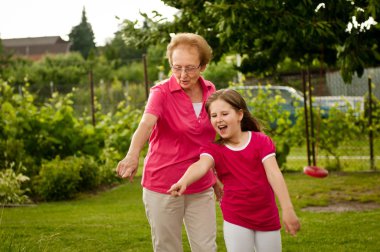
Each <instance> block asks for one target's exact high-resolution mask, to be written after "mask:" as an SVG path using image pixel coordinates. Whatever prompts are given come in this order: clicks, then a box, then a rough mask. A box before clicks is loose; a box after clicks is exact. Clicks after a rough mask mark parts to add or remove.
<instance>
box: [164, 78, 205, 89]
mask: <svg viewBox="0 0 380 252" xmlns="http://www.w3.org/2000/svg"><path fill="white" fill-rule="evenodd" d="M199 82H200V83H201V86H202V89H203V90H209V89H210V88H211V87H212V86H211V83H210V82H209V81H206V80H205V79H204V78H203V77H202V76H199ZM169 90H170V92H175V91H179V90H182V88H181V86H180V85H179V84H178V82H177V79H176V78H175V77H174V75H172V76H171V77H170V79H169Z"/></svg>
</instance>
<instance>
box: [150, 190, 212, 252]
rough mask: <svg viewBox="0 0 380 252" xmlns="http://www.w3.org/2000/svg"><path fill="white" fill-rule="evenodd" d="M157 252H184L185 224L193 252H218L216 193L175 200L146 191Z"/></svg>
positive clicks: (207, 192)
mask: <svg viewBox="0 0 380 252" xmlns="http://www.w3.org/2000/svg"><path fill="white" fill-rule="evenodd" d="M143 201H144V205H145V211H146V216H147V218H148V221H149V224H150V227H151V233H152V243H153V249H154V251H155V252H182V251H183V247H182V223H184V224H185V228H186V232H187V237H188V239H189V243H190V247H191V251H192V252H215V251H216V242H215V240H216V214H215V201H214V190H213V188H209V189H207V190H206V191H204V192H201V193H196V194H187V195H182V196H180V197H173V196H171V195H168V194H162V193H157V192H153V191H150V190H148V189H146V188H143Z"/></svg>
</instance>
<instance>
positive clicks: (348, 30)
mask: <svg viewBox="0 0 380 252" xmlns="http://www.w3.org/2000/svg"><path fill="white" fill-rule="evenodd" d="M351 30H352V23H351V22H348V24H347V28H346V32H348V33H351Z"/></svg>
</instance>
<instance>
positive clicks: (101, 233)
mask: <svg viewBox="0 0 380 252" xmlns="http://www.w3.org/2000/svg"><path fill="white" fill-rule="evenodd" d="M285 179H286V181H287V184H288V187H289V191H290V193H291V196H292V199H293V203H294V206H295V209H296V212H297V214H298V216H299V217H300V220H301V224H302V229H301V231H300V233H299V234H298V235H297V237H291V236H289V235H288V234H285V233H284V232H283V234H282V240H283V251H311V252H313V251H316V252H317V251H318V252H319V251H379V247H380V232H379V223H380V209H374V210H366V211H361V212H358V211H347V212H310V211H305V210H303V208H304V207H307V206H327V205H330V204H334V203H339V202H346V203H347V202H348V203H351V204H358V203H368V202H372V203H377V204H379V205H380V173H339V174H338V173H332V174H330V175H329V176H328V177H327V178H325V179H315V178H311V177H307V176H306V175H303V174H301V173H287V174H285ZM139 182H140V181H139V178H137V179H136V180H135V181H134V182H133V183H128V182H126V183H125V184H122V185H121V186H119V187H117V188H114V189H112V190H109V191H105V192H101V193H98V194H96V195H81V196H80V197H79V198H78V199H77V200H73V201H64V202H54V203H42V204H38V205H36V206H30V207H19V208H2V209H0V211H1V214H0V251H152V245H151V238H150V228H149V224H148V222H147V220H146V216H145V211H144V207H143V204H142V200H141V195H142V192H141V185H140V183H139ZM216 207H217V213H218V217H217V218H218V221H217V222H218V239H217V243H218V251H226V250H225V248H224V242H223V234H222V216H221V213H220V210H219V207H218V206H216ZM183 238H184V250H185V251H190V248H189V245H188V243H187V239H186V237H185V232H184V233H183Z"/></svg>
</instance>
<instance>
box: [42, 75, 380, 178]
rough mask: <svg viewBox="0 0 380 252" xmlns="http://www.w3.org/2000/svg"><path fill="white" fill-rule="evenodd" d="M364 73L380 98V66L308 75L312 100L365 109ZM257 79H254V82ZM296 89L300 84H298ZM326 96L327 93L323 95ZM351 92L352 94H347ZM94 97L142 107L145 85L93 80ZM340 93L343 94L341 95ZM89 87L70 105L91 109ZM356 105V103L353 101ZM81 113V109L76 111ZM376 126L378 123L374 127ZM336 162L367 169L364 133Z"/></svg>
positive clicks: (295, 165)
mask: <svg viewBox="0 0 380 252" xmlns="http://www.w3.org/2000/svg"><path fill="white" fill-rule="evenodd" d="M368 76H371V77H372V80H373V94H374V95H375V96H376V98H377V99H380V69H379V68H378V69H369V70H366V71H365V73H364V75H363V77H362V78H357V76H354V78H353V82H352V84H345V83H344V82H343V80H342V78H341V76H340V75H339V73H338V72H327V73H325V75H324V77H323V78H321V75H320V74H314V75H312V80H311V83H312V86H313V94H314V97H316V96H315V95H324V96H325V97H323V98H322V97H319V98H317V97H316V99H315V101H316V102H320V103H325V104H328V105H331V103H336V104H338V105H339V104H341V105H343V104H344V106H347V103H346V101H348V102H349V104H353V105H355V104H359V106H360V110H361V111H363V110H365V107H364V98H363V97H364V96H365V95H367V94H368V79H366V78H368ZM284 79H285V81H287V82H288V83H289V85H291V84H292V83H293V82H295V81H298V82H301V80H302V77H301V76H287V77H286V78H284ZM256 83H257V82H256ZM46 89H48V90H47V91H46V93H49V92H51V90H52V89H53V88H52V85H46ZM54 89H55V90H64V89H63V87H59V86H56V85H55V86H54ZM298 89H300V88H298ZM326 96H327V97H326ZM349 96H354V97H349ZM95 97H96V100H97V102H98V103H99V104H101V106H102V108H103V110H104V112H105V113H106V112H109V111H115V110H116V108H117V104H118V103H119V102H120V101H126V104H127V105H132V106H134V107H138V108H143V106H144V104H145V86H144V83H143V80H142V81H141V84H133V85H132V84H130V85H128V83H119V84H117V85H116V84H112V83H95ZM342 97H343V98H342ZM90 102H91V100H90V89H89V87H82V91H81V94H80V95H78V96H76V97H75V103H74V107H76V108H77V109H78V110H81V111H83V109H86V110H87V111H90V109H91V103H90ZM355 106H356V105H355ZM80 114H81V113H80ZM379 121H380V118H373V122H374V123H376V124H378V123H379ZM317 127H323V126H321V125H316V129H315V131H316V140H317V143H316V144H317V146H316V159H317V163H318V165H322V166H327V167H330V166H333V164H334V162H336V160H335V158H336V157H333V156H331V155H327V154H326V153H324V152H322V151H320V148H319V146H318V144H319V141H318V137H319V135H318V128H317ZM377 128H379V127H377ZM338 153H339V156H338V158H339V162H340V165H341V167H342V169H343V170H347V171H349V170H350V169H351V168H350V167H352V166H355V167H356V170H357V169H358V168H357V167H359V169H360V170H371V160H370V153H371V146H370V139H369V136H368V135H362V136H361V137H360V139H359V138H358V139H352V141H346V142H344V143H342V145H341V146H340V147H339V150H338ZM373 155H374V160H373V161H374V164H373V165H374V166H375V167H376V168H378V169H379V168H380V133H379V132H377V131H376V132H373ZM304 165H307V155H306V147H303V146H301V147H297V146H293V147H292V149H291V153H290V155H289V156H288V160H287V166H288V167H290V168H292V169H296V170H299V169H302V167H303V166H304Z"/></svg>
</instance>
